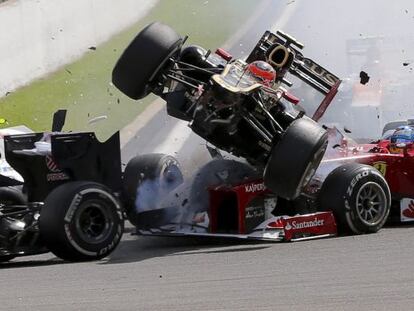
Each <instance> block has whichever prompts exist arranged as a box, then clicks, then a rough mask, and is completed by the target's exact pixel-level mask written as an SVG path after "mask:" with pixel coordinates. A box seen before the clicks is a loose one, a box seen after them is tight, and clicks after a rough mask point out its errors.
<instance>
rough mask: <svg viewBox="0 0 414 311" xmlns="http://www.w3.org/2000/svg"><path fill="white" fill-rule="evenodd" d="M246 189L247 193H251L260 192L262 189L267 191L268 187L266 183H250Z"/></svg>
mask: <svg viewBox="0 0 414 311" xmlns="http://www.w3.org/2000/svg"><path fill="white" fill-rule="evenodd" d="M244 190H245V191H246V192H247V193H250V192H260V191H265V190H266V187H265V185H264V183H259V184H249V185H245V186H244Z"/></svg>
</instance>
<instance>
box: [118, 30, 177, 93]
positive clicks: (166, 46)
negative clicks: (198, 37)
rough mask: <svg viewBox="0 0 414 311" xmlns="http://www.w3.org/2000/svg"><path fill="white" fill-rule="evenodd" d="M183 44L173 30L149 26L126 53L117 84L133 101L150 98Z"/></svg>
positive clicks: (119, 61) (119, 62) (119, 69)
mask: <svg viewBox="0 0 414 311" xmlns="http://www.w3.org/2000/svg"><path fill="white" fill-rule="evenodd" d="M182 41H183V40H182V38H181V37H180V35H178V34H177V33H176V32H175V31H174V30H173V29H172V28H170V27H169V26H167V25H164V24H162V23H159V22H155V23H152V24H149V25H148V26H146V27H145V28H144V29H143V30H142V31H141V32H140V33H138V35H137V36H136V37H135V38H134V39H133V40H132V42H131V43H130V44H129V46H128V47H127V48H126V49H125V51H124V52H123V53H122V55H121V57H120V58H119V60H118V62H117V63H116V65H115V67H114V69H113V71H112V82H113V84H114V85H115V86H116V87H117V88H118V89H119V90H120V91H121V92H122V93H124V94H125V95H127V96H129V97H130V98H132V99H135V100H137V99H140V98H143V97H145V96H147V95H148V94H149V93H150V92H152V91H153V90H154V88H155V87H156V84H157V78H158V74H159V73H160V72H161V71H162V69H163V68H164V67H165V65H166V63H167V62H168V60H169V59H170V57H171V56H173V55H174V54H178V53H179V50H180V48H181V44H182Z"/></svg>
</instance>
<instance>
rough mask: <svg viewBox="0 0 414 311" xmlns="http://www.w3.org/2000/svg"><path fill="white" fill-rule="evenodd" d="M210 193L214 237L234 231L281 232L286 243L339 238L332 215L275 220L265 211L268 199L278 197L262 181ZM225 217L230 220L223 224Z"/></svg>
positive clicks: (243, 232)
mask: <svg viewBox="0 0 414 311" xmlns="http://www.w3.org/2000/svg"><path fill="white" fill-rule="evenodd" d="M209 192H210V210H209V217H210V224H209V233H211V234H217V233H219V234H220V233H224V232H228V231H229V230H232V231H233V232H234V233H236V234H239V235H249V234H252V233H254V232H258V231H261V232H271V231H272V230H274V231H279V232H280V233H281V234H280V237H281V239H282V240H284V241H295V240H304V239H312V238H321V237H330V236H335V235H337V228H336V222H335V218H334V216H333V214H332V213H331V212H319V213H312V214H305V215H295V216H276V217H275V216H273V215H271V214H270V211H267V210H266V203H265V200H266V199H272V198H273V199H275V197H273V196H272V194H271V193H270V192H269V191H268V190H267V189H266V187H265V186H264V183H263V181H262V180H257V181H251V182H245V183H241V184H238V185H235V186H219V187H215V188H211V189H210V190H209ZM275 204H276V202H275ZM223 215H226V217H227V218H226V219H225V221H224V222H222V218H223ZM228 217H230V218H228ZM220 222H221V223H220Z"/></svg>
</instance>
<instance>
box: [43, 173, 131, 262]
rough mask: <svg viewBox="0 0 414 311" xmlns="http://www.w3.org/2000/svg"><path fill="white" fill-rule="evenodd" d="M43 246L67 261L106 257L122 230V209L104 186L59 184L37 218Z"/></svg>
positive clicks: (79, 183)
mask: <svg viewBox="0 0 414 311" xmlns="http://www.w3.org/2000/svg"><path fill="white" fill-rule="evenodd" d="M39 230H40V234H41V237H42V240H43V241H44V243H45V245H46V247H47V248H48V249H49V250H50V251H52V252H53V253H54V254H55V255H56V256H58V257H60V258H62V259H64V260H69V261H86V260H97V259H101V258H103V257H106V256H108V255H109V254H110V253H111V252H112V251H113V250H114V249H115V247H116V246H117V245H118V243H119V241H120V239H121V237H122V233H123V231H124V221H123V217H122V210H121V207H120V205H119V204H118V202H117V200H116V199H115V198H114V196H113V195H112V194H111V191H110V190H109V189H108V188H106V187H105V186H103V185H101V184H98V183H94V182H86V181H76V182H69V183H66V184H63V185H61V186H59V187H57V188H56V189H54V190H53V191H52V192H51V193H50V194H49V195H48V196H47V198H46V200H45V204H44V206H43V208H42V210H41V213H40V218H39Z"/></svg>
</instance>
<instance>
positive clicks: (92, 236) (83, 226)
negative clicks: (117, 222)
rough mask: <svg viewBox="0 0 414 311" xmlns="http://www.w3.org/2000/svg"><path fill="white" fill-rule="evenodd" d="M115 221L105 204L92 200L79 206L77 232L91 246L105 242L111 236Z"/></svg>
mask: <svg viewBox="0 0 414 311" xmlns="http://www.w3.org/2000/svg"><path fill="white" fill-rule="evenodd" d="M113 223H114V219H113V216H112V214H111V213H110V208H109V207H108V206H107V205H106V204H105V203H103V202H101V201H97V200H91V201H87V202H85V203H83V204H82V205H81V206H79V212H78V217H77V221H76V230H77V232H78V234H79V236H80V238H81V239H82V240H84V241H85V242H87V243H91V244H99V243H101V242H103V241H105V240H106V239H107V238H108V236H109V235H110V234H111V231H112V226H113Z"/></svg>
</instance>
